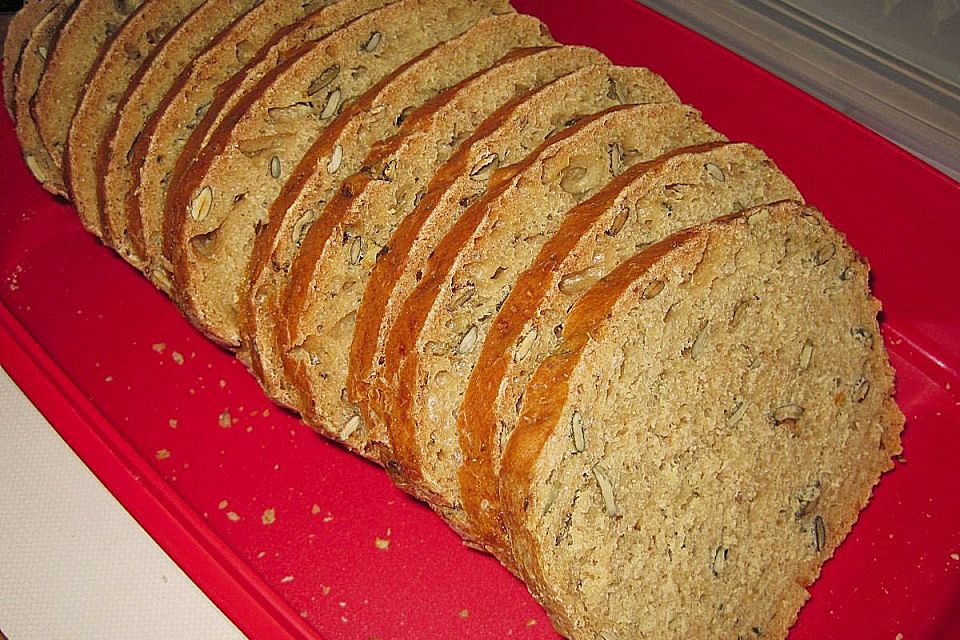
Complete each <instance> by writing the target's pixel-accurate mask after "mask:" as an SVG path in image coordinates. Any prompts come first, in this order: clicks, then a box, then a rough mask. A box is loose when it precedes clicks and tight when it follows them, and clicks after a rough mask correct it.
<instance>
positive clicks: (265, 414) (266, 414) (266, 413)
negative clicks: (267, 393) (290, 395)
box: [263, 409, 270, 418]
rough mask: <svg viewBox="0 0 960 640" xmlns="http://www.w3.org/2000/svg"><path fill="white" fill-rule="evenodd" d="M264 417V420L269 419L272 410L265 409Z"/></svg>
mask: <svg viewBox="0 0 960 640" xmlns="http://www.w3.org/2000/svg"><path fill="white" fill-rule="evenodd" d="M263 417H264V418H269V417H270V409H264V410H263Z"/></svg>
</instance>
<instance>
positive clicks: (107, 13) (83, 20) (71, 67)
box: [30, 0, 143, 179]
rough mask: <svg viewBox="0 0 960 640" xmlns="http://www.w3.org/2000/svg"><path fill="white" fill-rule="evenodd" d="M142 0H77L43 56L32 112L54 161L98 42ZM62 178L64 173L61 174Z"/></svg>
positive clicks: (97, 52) (110, 34)
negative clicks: (51, 45)
mask: <svg viewBox="0 0 960 640" xmlns="http://www.w3.org/2000/svg"><path fill="white" fill-rule="evenodd" d="M141 4H143V0H79V1H78V2H77V6H76V8H75V9H74V10H73V12H72V13H71V14H70V17H69V18H67V21H66V22H65V23H64V24H63V27H62V28H61V29H60V33H59V35H58V36H57V38H56V43H55V44H54V47H53V50H52V51H51V52H50V53H49V54H48V56H47V66H46V68H45V69H44V72H43V76H41V78H40V85H39V86H38V87H37V92H36V94H34V96H33V99H32V100H31V101H30V113H31V114H33V118H34V120H36V123H37V131H39V132H40V138H41V140H43V145H44V148H46V150H47V153H48V154H50V157H51V158H52V159H53V163H54V164H55V165H56V166H57V167H58V168H60V169H62V168H63V153H64V151H65V149H66V145H67V132H68V131H69V129H70V124H71V122H72V120H73V114H74V112H75V111H76V110H77V105H78V104H79V102H80V98H81V96H82V95H83V92H84V90H85V88H86V80H87V76H88V74H89V73H90V71H91V69H93V67H94V63H95V62H96V61H97V59H98V58H99V56H100V53H101V48H103V47H105V46H107V44H108V43H109V41H110V40H111V39H112V38H113V36H114V35H115V34H116V33H117V31H118V30H119V29H120V27H121V26H122V25H123V23H124V22H126V20H127V18H128V17H129V16H130V14H131V13H133V12H134V11H136V10H137V8H138V7H139V6H140V5H141ZM64 179H66V178H65V177H64Z"/></svg>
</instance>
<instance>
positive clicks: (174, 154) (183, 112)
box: [124, 0, 388, 294]
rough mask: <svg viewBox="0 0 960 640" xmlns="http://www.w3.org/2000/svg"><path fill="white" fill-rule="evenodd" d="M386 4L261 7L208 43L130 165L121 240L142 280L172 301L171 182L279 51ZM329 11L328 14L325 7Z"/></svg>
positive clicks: (342, 1) (279, 2) (374, 0)
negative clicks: (167, 225) (168, 252)
mask: <svg viewBox="0 0 960 640" xmlns="http://www.w3.org/2000/svg"><path fill="white" fill-rule="evenodd" d="M387 1H388V0H338V1H337V2H335V3H333V4H331V3H330V1H329V0H315V1H314V2H289V1H288V0H264V1H263V2H261V3H260V4H259V5H257V6H256V7H255V8H254V9H252V10H251V11H250V12H249V13H247V14H246V15H244V16H242V17H241V18H238V19H237V20H236V21H235V22H234V23H233V24H232V25H230V27H229V28H228V29H227V30H225V31H223V32H222V33H221V34H220V35H218V36H217V37H216V38H214V39H213V41H212V42H211V43H210V45H209V46H208V47H207V49H206V50H205V51H204V52H203V53H201V54H200V55H198V56H197V59H196V60H195V61H194V62H193V64H191V65H190V67H189V68H188V69H185V70H184V71H183V72H182V73H181V74H180V77H178V78H177V79H176V81H175V82H174V85H173V87H172V88H171V89H170V90H169V91H168V92H167V95H166V96H164V98H163V100H162V101H161V103H160V105H159V106H158V107H157V109H156V111H154V113H153V115H152V116H150V119H149V120H148V121H147V123H146V125H145V126H144V129H143V133H141V134H140V137H139V138H138V139H137V143H136V145H134V150H133V155H132V158H131V161H130V173H131V180H132V181H133V183H134V184H136V185H137V186H136V189H134V190H132V191H130V192H128V197H127V200H126V203H125V207H126V214H125V216H124V217H125V218H126V222H127V227H128V229H129V232H130V233H129V238H130V240H131V241H132V242H133V243H134V245H135V246H137V247H139V248H138V249H137V250H138V252H141V253H142V254H143V255H145V256H146V262H147V264H146V265H145V266H144V270H145V273H146V274H147V276H148V277H149V278H150V279H151V281H152V282H153V283H154V284H155V285H157V287H159V288H160V289H161V290H163V291H164V292H166V293H167V294H172V291H173V281H172V271H173V267H172V265H171V264H170V263H169V261H168V260H166V259H165V258H164V255H163V248H162V245H163V218H164V206H165V202H166V197H167V185H168V184H169V183H170V180H171V175H172V174H174V173H177V172H178V169H177V164H178V163H179V165H180V168H179V173H180V174H182V173H185V172H186V171H188V170H189V167H190V165H191V164H192V162H193V160H194V159H195V157H196V155H197V154H198V153H199V152H200V150H201V149H202V148H203V147H204V146H205V145H206V143H207V140H208V139H209V134H210V133H212V132H213V131H214V130H215V129H216V126H217V125H218V124H219V122H220V120H221V119H222V118H223V116H225V115H226V114H227V113H228V112H229V110H230V108H231V107H232V106H233V105H234V104H235V103H236V102H237V101H238V100H239V99H240V98H241V97H243V95H245V93H246V91H247V89H249V88H250V87H252V86H253V85H254V84H256V82H257V81H258V80H259V79H260V78H262V77H263V76H264V75H265V74H266V73H267V72H269V71H270V70H271V69H273V68H274V67H276V66H277V64H279V58H280V56H281V54H283V53H284V52H285V51H287V50H289V49H292V48H295V47H296V46H298V45H300V44H302V43H303V42H306V41H309V40H315V39H319V38H321V37H323V36H324V35H326V34H328V33H330V32H331V31H333V30H335V29H337V28H339V27H340V26H342V25H343V24H344V23H345V22H347V21H349V20H352V19H353V18H356V17H357V16H358V15H362V14H363V13H366V12H367V11H369V10H371V9H372V8H377V7H379V6H382V5H384V4H386V3H387ZM328 5H329V6H328Z"/></svg>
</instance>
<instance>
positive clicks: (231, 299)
mask: <svg viewBox="0 0 960 640" xmlns="http://www.w3.org/2000/svg"><path fill="white" fill-rule="evenodd" d="M507 11H510V8H509V5H508V4H507V3H506V2H505V0H485V1H483V2H471V3H469V4H462V3H458V2H454V1H453V0H399V1H398V2H395V3H393V4H390V5H387V6H385V7H383V8H381V9H378V10H376V11H372V12H370V13H368V14H365V15H363V16H361V17H359V18H357V19H355V20H353V21H352V22H350V23H348V24H347V25H345V26H344V27H342V28H340V29H338V30H337V31H335V32H333V33H332V34H330V35H329V36H327V37H325V38H323V39H321V40H318V41H314V42H311V43H307V44H305V45H304V46H303V47H301V48H299V49H297V50H295V51H294V52H291V53H290V54H289V57H288V58H287V59H286V60H284V61H283V62H281V64H280V66H278V67H277V68H276V69H274V70H273V71H271V72H270V73H269V74H268V75H266V76H265V77H264V78H263V79H262V80H261V81H260V82H259V83H258V84H257V86H256V88H255V89H253V90H252V91H250V92H249V93H248V94H247V95H246V96H245V97H244V98H243V100H241V101H240V102H239V103H238V104H237V105H236V106H235V107H234V109H233V110H232V112H231V115H229V116H227V117H226V118H225V119H224V120H223V121H222V122H221V124H220V126H219V127H218V132H217V133H214V134H213V135H212V136H211V138H210V141H209V142H208V143H207V146H206V147H205V148H204V150H203V151H202V152H201V153H200V156H199V157H198V159H197V161H196V162H195V163H194V164H193V166H192V167H191V170H190V173H189V174H188V175H187V176H184V179H183V181H182V182H180V183H171V185H170V191H171V194H170V195H171V196H172V199H169V200H168V202H170V203H172V204H171V206H169V207H168V209H167V212H168V215H175V216H177V219H178V220H179V221H180V224H179V225H173V226H172V227H171V230H172V231H173V235H174V237H175V240H173V241H172V242H175V243H176V249H177V253H176V255H175V256H174V260H173V262H174V282H175V292H176V296H177V301H178V302H179V303H180V306H181V307H182V308H183V309H184V311H185V313H187V315H188V316H189V317H190V318H191V320H192V321H193V322H194V323H195V324H196V325H197V326H198V327H200V328H201V329H202V330H203V331H204V332H205V333H207V334H208V335H210V336H211V337H213V338H214V339H216V340H218V341H220V342H221V343H223V344H225V345H229V346H236V345H237V344H238V343H239V333H238V329H237V317H236V313H237V295H238V289H239V284H240V278H241V277H242V276H243V274H244V273H245V272H246V266H247V263H248V261H249V259H250V255H251V251H252V248H253V237H254V234H255V232H256V230H257V227H258V226H260V225H262V224H264V223H265V222H266V212H267V210H268V208H269V206H270V203H271V202H273V200H274V199H275V198H276V197H277V195H278V194H279V192H280V187H281V186H282V184H283V182H284V181H285V180H286V178H288V177H289V174H290V171H291V170H292V169H293V167H295V166H296V164H297V163H298V162H299V160H300V158H301V157H302V156H303V154H304V153H305V152H306V151H307V149H308V147H309V145H310V144H311V143H312V142H313V140H315V139H316V137H317V136H318V135H319V134H320V133H321V132H322V131H323V130H324V128H325V127H326V126H327V125H328V124H329V123H330V121H331V120H332V119H333V118H334V117H336V115H337V114H338V113H339V112H340V110H341V109H342V108H343V106H344V102H350V101H353V100H354V99H356V97H357V96H359V95H361V94H362V93H363V92H364V91H366V90H367V89H369V88H370V87H371V86H372V85H373V84H375V83H376V82H378V81H379V80H380V79H382V78H383V77H385V76H386V75H388V74H389V73H390V72H392V71H393V70H394V69H395V68H396V67H397V66H399V65H400V64H402V63H403V62H406V61H407V60H409V59H411V58H413V57H416V56H417V55H419V54H420V53H422V52H423V51H425V50H426V49H428V48H430V47H432V46H433V45H435V44H437V43H438V42H442V41H443V40H446V39H448V38H450V37H453V36H455V35H457V34H459V33H462V32H463V31H465V30H466V29H468V28H469V27H470V26H471V25H472V24H473V23H475V22H476V21H477V20H479V19H480V18H482V17H484V16H486V15H491V14H493V13H503V12H507ZM169 239H170V238H168V240H169Z"/></svg>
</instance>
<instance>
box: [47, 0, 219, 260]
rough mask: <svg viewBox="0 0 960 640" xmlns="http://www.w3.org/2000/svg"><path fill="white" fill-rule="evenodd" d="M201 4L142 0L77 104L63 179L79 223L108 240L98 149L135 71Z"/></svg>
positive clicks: (104, 54)
mask: <svg viewBox="0 0 960 640" xmlns="http://www.w3.org/2000/svg"><path fill="white" fill-rule="evenodd" d="M202 1H203V0H146V2H144V3H143V4H142V5H141V6H140V7H139V8H138V9H137V10H136V11H135V12H134V13H133V14H132V15H131V16H130V17H129V18H128V19H127V21H126V22H124V23H123V26H121V27H120V29H119V30H118V31H117V33H116V34H115V35H114V37H113V38H112V39H111V41H110V42H109V44H108V45H106V46H105V47H103V49H102V50H101V52H100V55H99V57H98V58H97V60H96V62H94V65H93V68H92V73H90V76H89V77H88V78H87V82H86V83H85V86H84V89H83V93H82V94H81V96H80V100H79V102H78V103H77V109H76V111H75V112H74V114H73V121H72V122H71V123H70V128H69V130H68V132H67V145H66V149H65V151H64V154H63V163H64V164H63V177H64V180H65V181H66V183H67V188H68V189H69V190H70V200H72V201H73V204H74V206H75V207H76V208H77V212H78V213H79V214H80V220H81V222H83V224H84V226H85V227H87V229H88V230H90V231H92V232H93V233H95V234H96V235H98V236H100V237H101V238H103V239H104V240H105V241H107V242H109V238H107V237H106V234H105V232H104V228H103V226H102V225H101V218H100V210H101V206H100V202H99V201H98V198H97V175H96V164H97V149H98V148H99V146H100V143H101V141H102V140H103V139H104V138H105V137H106V135H107V132H108V128H109V126H110V124H111V121H112V119H113V115H114V112H115V110H116V108H117V106H118V105H119V104H120V103H121V102H122V100H123V98H124V95H125V94H126V93H127V87H129V86H130V82H131V79H133V80H136V79H138V78H137V77H138V75H139V74H138V73H137V70H138V69H140V67H141V65H142V64H143V63H144V62H145V61H147V60H148V59H149V57H150V55H151V52H152V51H153V50H154V49H156V47H157V46H158V45H159V44H160V43H161V42H163V40H164V38H165V37H166V36H167V34H169V33H170V32H171V31H173V30H174V29H176V28H177V25H179V24H180V22H181V21H182V20H183V19H184V18H185V17H186V16H187V15H189V14H190V12H192V11H193V10H194V9H196V8H197V7H198V6H199V5H200V4H201V2H202Z"/></svg>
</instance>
